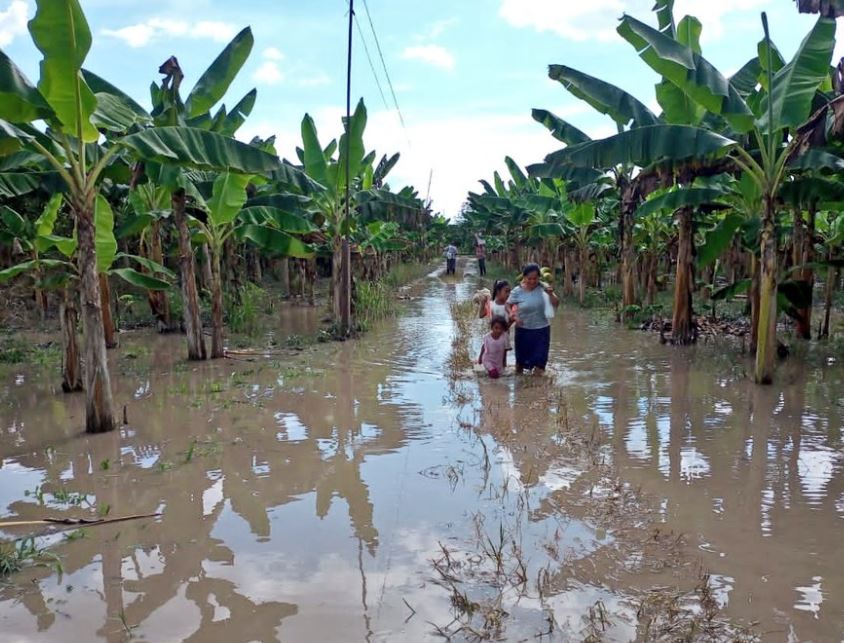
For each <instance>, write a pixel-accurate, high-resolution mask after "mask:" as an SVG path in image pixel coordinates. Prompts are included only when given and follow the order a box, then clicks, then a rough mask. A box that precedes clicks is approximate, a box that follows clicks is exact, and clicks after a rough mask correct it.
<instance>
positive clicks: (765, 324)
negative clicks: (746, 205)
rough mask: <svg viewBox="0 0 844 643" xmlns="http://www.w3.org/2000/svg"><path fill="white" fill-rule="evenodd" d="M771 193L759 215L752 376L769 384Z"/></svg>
mask: <svg viewBox="0 0 844 643" xmlns="http://www.w3.org/2000/svg"><path fill="white" fill-rule="evenodd" d="M774 208H775V204H774V201H773V197H771V196H767V197H766V198H765V215H764V217H763V219H762V243H761V266H760V268H761V271H760V276H759V323H758V329H759V330H758V332H757V336H758V339H757V344H756V369H755V380H756V383H757V384H771V383H772V382H773V379H774V359H775V356H776V348H777V345H776V344H777V238H776V231H775V229H774V212H775V210H774Z"/></svg>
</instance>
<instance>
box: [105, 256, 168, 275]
mask: <svg viewBox="0 0 844 643" xmlns="http://www.w3.org/2000/svg"><path fill="white" fill-rule="evenodd" d="M115 259H128V260H129V261H132V262H134V263H136V264H138V265H139V266H141V267H142V268H146V269H147V270H148V271H149V272H151V273H153V274H162V275H165V276H167V277H168V278H169V279H175V278H176V273H174V272H173V271H172V270H170V269H169V268H167V267H166V266H162V265H161V264H160V263H158V262H157V261H153V260H152V259H147V258H146V257H141V256H138V255H130V254H127V253H125V252H118V253H117V256H116V257H115Z"/></svg>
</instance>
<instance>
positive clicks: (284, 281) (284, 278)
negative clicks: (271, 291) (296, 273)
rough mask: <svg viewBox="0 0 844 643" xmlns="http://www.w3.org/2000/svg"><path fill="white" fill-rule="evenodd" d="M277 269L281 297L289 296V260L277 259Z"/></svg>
mask: <svg viewBox="0 0 844 643" xmlns="http://www.w3.org/2000/svg"><path fill="white" fill-rule="evenodd" d="M279 271H280V273H281V274H280V278H281V294H282V296H283V297H290V294H291V293H290V260H289V259H287V258H286V257H285V258H282V259H279Z"/></svg>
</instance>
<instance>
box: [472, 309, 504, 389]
mask: <svg viewBox="0 0 844 643" xmlns="http://www.w3.org/2000/svg"><path fill="white" fill-rule="evenodd" d="M489 328H490V331H489V333H487V334H486V335H485V336H484V341H483V344H482V345H481V354H480V357H478V364H482V365H483V367H484V368H485V369H486V372H487V373H488V374H489V376H490V377H492V378H493V379H495V378H498V377H501V375H502V374H503V373H504V362H505V360H506V357H507V320H506V319H504V318H503V317H501V316H495V317H493V318H492V321H490V322H489Z"/></svg>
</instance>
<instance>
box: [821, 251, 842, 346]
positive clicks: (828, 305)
mask: <svg viewBox="0 0 844 643" xmlns="http://www.w3.org/2000/svg"><path fill="white" fill-rule="evenodd" d="M832 255H833V249H832V248H829V250H828V251H827V259H832ZM837 284H838V268H836V267H835V266H830V267H829V268H828V269H827V272H826V292H825V293H824V307H823V324H822V325H821V330H820V333H819V335H818V339H827V338H828V337H829V317H830V314H831V312H832V300H833V298H834V296H835V287H836V285H837Z"/></svg>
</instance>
